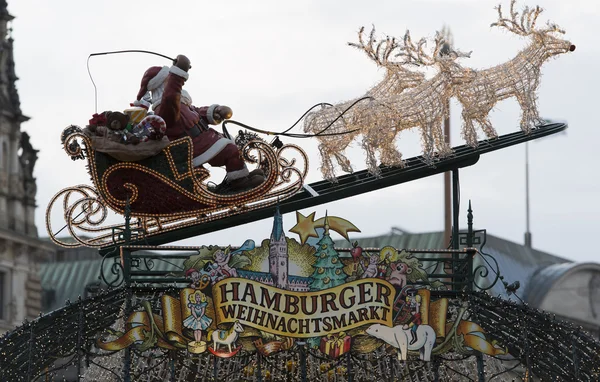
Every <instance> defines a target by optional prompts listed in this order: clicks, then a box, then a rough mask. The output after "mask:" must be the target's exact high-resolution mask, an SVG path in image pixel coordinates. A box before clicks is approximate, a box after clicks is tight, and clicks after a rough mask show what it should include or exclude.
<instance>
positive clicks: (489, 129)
mask: <svg viewBox="0 0 600 382" xmlns="http://www.w3.org/2000/svg"><path fill="white" fill-rule="evenodd" d="M477 122H479V124H480V125H481V128H482V129H483V132H484V133H485V136H486V137H488V139H495V138H498V133H497V132H496V129H494V127H493V126H492V123H491V122H490V119H489V118H487V117H485V118H478V119H477Z"/></svg>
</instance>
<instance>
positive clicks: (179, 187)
mask: <svg viewBox="0 0 600 382" xmlns="http://www.w3.org/2000/svg"><path fill="white" fill-rule="evenodd" d="M62 138H63V145H64V149H65V151H66V152H67V154H68V155H69V156H70V157H71V158H72V159H73V160H77V159H83V160H86V161H87V169H88V172H89V174H90V177H91V179H92V183H93V186H89V185H77V186H72V187H68V188H65V189H63V190H61V191H60V192H58V193H57V194H56V195H55V196H54V197H53V198H52V199H51V201H50V203H49V205H48V209H47V213H46V228H47V230H48V233H49V235H50V237H51V239H52V240H53V241H54V242H55V243H57V244H58V245H61V246H64V247H77V246H80V245H84V246H88V247H102V246H105V245H107V244H112V243H115V242H118V241H119V240H122V239H123V235H122V234H119V233H122V232H123V231H124V229H125V225H124V224H121V223H117V224H110V220H111V218H112V220H115V221H122V220H123V219H122V218H119V219H114V217H113V216H110V215H111V214H110V211H113V212H114V213H116V214H117V215H124V216H125V217H126V219H127V218H129V219H130V227H132V228H133V231H134V233H136V234H138V235H142V236H143V235H154V234H157V233H160V232H164V231H167V230H172V229H175V228H180V227H183V226H189V225H197V224H202V223H205V222H209V221H212V220H216V219H220V218H223V217H226V216H229V215H233V214H239V213H244V212H248V211H251V210H254V209H258V208H264V207H266V206H269V205H272V204H275V203H277V201H278V200H279V201H281V200H284V199H286V198H288V197H291V196H292V195H294V194H295V193H296V192H298V191H299V190H300V189H301V188H302V185H303V181H304V178H305V176H306V174H307V171H308V159H307V157H306V154H305V153H304V151H303V150H302V149H300V148H299V147H298V146H295V145H289V144H283V143H281V141H279V140H278V139H277V138H276V139H275V141H273V142H272V143H267V142H266V141H265V140H263V139H261V138H260V137H258V136H257V135H255V134H249V133H244V132H240V134H239V135H238V137H237V138H236V144H237V145H238V147H239V148H240V152H241V154H242V157H243V159H244V160H245V161H246V163H247V165H248V167H249V168H250V169H252V168H260V169H262V170H263V171H264V173H265V177H266V179H265V181H264V182H263V183H262V184H261V185H260V186H258V187H256V188H253V189H251V190H247V191H242V192H239V193H235V194H219V193H216V192H213V191H212V189H211V187H210V186H209V182H208V179H209V177H210V172H209V171H208V170H207V169H205V168H202V167H200V168H198V167H196V168H194V166H193V164H192V159H193V155H192V140H191V138H189V137H185V138H180V139H178V140H175V141H172V142H169V143H168V145H167V146H166V147H165V148H164V149H162V150H160V151H159V152H158V153H157V154H156V155H153V156H150V157H148V158H145V159H141V160H137V161H124V160H118V159H115V157H114V156H111V155H109V154H106V153H104V152H100V151H98V150H97V149H95V148H94V145H93V144H92V138H90V137H89V136H88V135H86V134H84V133H83V132H82V130H81V129H80V128H79V127H77V126H70V127H68V128H67V129H65V131H64V132H63V136H62ZM142 144H143V143H140V145H142ZM140 147H142V146H140ZM56 209H59V210H62V211H60V213H61V214H62V218H63V219H64V224H65V225H64V227H62V228H61V227H58V228H55V227H53V225H52V219H53V216H54V217H56ZM53 213H54V215H53ZM65 228H66V229H68V232H69V234H70V236H71V238H64V236H65V234H64V233H63V232H62V231H63V230H64V229H65ZM61 233H62V236H60V237H59V235H60V234H61Z"/></svg>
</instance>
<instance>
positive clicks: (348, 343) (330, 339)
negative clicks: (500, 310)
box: [319, 332, 352, 358]
mask: <svg viewBox="0 0 600 382" xmlns="http://www.w3.org/2000/svg"><path fill="white" fill-rule="evenodd" d="M351 347H352V337H350V336H349V335H347V334H346V333H345V332H340V333H334V334H328V335H326V336H325V337H321V344H320V346H319V350H321V353H323V354H327V355H328V356H329V357H331V358H337V357H339V356H341V355H342V354H344V353H347V352H349V351H350V348H351Z"/></svg>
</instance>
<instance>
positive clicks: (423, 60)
mask: <svg viewBox="0 0 600 382" xmlns="http://www.w3.org/2000/svg"><path fill="white" fill-rule="evenodd" d="M403 41H404V45H403V46H402V47H401V52H400V53H398V54H396V57H403V59H402V61H401V62H400V63H401V64H411V65H424V66H431V65H434V64H435V62H436V58H437V57H438V56H439V52H440V50H441V49H442V45H443V44H444V39H443V37H442V35H441V34H440V33H437V34H436V37H435V48H434V49H433V54H432V55H429V54H427V53H425V50H424V49H425V46H426V45H427V40H426V39H425V38H424V37H423V38H421V39H420V40H419V41H417V44H416V45H415V44H414V43H413V41H412V38H411V36H410V31H408V30H407V31H406V33H405V34H404V39H403Z"/></svg>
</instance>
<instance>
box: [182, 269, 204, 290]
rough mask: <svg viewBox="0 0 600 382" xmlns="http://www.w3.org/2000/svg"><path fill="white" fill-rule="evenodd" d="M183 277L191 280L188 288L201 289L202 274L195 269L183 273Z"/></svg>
mask: <svg viewBox="0 0 600 382" xmlns="http://www.w3.org/2000/svg"><path fill="white" fill-rule="evenodd" d="M185 277H187V278H188V279H190V280H191V282H190V288H194V289H201V288H200V284H201V280H202V274H200V272H199V271H198V270H197V269H194V268H190V269H188V270H187V271H186V272H185Z"/></svg>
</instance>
